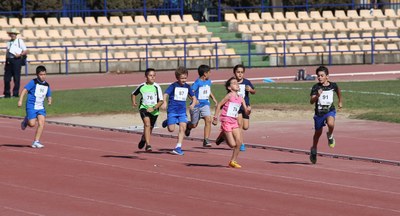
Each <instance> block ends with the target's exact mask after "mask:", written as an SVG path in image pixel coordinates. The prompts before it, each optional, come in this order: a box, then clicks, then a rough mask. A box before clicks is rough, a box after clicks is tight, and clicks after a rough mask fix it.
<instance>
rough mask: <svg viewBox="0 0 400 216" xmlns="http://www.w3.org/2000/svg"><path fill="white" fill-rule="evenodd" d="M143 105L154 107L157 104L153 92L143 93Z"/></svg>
mask: <svg viewBox="0 0 400 216" xmlns="http://www.w3.org/2000/svg"><path fill="white" fill-rule="evenodd" d="M142 103H143V105H146V106H149V105H156V104H157V95H156V93H155V92H144V93H143V101H142Z"/></svg>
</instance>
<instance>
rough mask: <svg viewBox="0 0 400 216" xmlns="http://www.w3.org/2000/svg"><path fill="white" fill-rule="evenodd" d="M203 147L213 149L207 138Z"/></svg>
mask: <svg viewBox="0 0 400 216" xmlns="http://www.w3.org/2000/svg"><path fill="white" fill-rule="evenodd" d="M203 147H211V143H210V140H208V139H207V138H205V139H204V140H203Z"/></svg>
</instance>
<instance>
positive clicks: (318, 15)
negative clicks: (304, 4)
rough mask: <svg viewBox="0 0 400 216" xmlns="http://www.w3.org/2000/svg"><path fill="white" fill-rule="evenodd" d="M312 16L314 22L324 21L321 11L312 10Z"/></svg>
mask: <svg viewBox="0 0 400 216" xmlns="http://www.w3.org/2000/svg"><path fill="white" fill-rule="evenodd" d="M310 18H311V19H312V20H313V22H321V21H324V18H323V17H322V16H321V13H320V12H319V11H311V12H310Z"/></svg>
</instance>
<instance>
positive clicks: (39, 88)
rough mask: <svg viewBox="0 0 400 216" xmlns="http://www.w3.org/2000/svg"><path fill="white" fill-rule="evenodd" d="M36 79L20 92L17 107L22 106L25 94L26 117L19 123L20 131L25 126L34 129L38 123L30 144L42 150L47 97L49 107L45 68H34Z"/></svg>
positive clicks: (49, 95)
mask: <svg viewBox="0 0 400 216" xmlns="http://www.w3.org/2000/svg"><path fill="white" fill-rule="evenodd" d="M36 76H37V78H36V79H33V80H31V81H30V82H29V83H28V84H26V86H25V87H24V89H23V90H22V92H21V97H20V98H19V100H18V107H21V106H22V101H23V100H24V97H25V95H26V94H28V97H27V99H26V116H25V118H24V120H23V121H22V122H21V129H22V130H25V128H26V127H27V126H29V127H35V126H36V122H38V127H37V129H36V133H35V140H34V141H33V143H32V148H43V147H44V145H43V144H42V143H40V141H39V140H40V136H41V135H42V132H43V128H44V123H45V120H46V110H45V108H44V99H45V98H46V97H47V102H48V105H51V103H52V98H51V90H50V85H49V83H47V82H46V68H45V67H44V66H42V65H41V66H38V67H36Z"/></svg>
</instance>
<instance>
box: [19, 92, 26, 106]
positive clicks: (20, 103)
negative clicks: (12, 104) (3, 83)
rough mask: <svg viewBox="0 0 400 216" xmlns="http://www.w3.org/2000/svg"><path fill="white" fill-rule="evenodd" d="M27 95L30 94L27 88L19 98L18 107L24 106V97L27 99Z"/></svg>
mask: <svg viewBox="0 0 400 216" xmlns="http://www.w3.org/2000/svg"><path fill="white" fill-rule="evenodd" d="M26 93H28V90H26V88H24V89H23V90H22V92H21V95H20V96H19V100H18V107H21V106H22V101H24V97H25V95H26Z"/></svg>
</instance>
